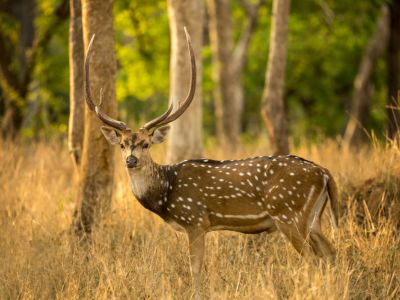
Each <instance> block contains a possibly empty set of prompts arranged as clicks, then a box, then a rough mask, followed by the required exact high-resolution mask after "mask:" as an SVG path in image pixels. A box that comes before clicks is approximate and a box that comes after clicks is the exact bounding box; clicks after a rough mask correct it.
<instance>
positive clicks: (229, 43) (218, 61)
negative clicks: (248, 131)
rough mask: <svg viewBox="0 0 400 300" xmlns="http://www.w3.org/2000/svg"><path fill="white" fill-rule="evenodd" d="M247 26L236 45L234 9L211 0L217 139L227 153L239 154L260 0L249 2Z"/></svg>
mask: <svg viewBox="0 0 400 300" xmlns="http://www.w3.org/2000/svg"><path fill="white" fill-rule="evenodd" d="M246 4H247V6H246V9H245V11H246V13H247V17H248V22H247V25H246V26H245V27H244V28H243V30H242V33H241V35H240V39H239V41H238V43H237V44H236V45H235V47H234V45H233V34H232V31H233V27H232V19H231V7H230V1H228V0H208V5H207V7H208V15H209V18H210V26H209V34H210V42H211V49H212V52H213V65H212V67H213V80H214V84H215V88H214V91H213V92H214V102H215V108H216V110H215V114H216V124H217V140H218V141H219V144H220V145H221V146H222V147H224V148H226V149H227V150H228V151H233V152H235V151H237V148H238V146H239V142H240V134H241V132H242V128H241V127H242V124H241V123H242V122H241V118H242V113H243V103H244V91H243V83H242V78H243V69H244V66H245V62H246V54H247V50H248V46H249V42H250V38H251V35H252V33H253V31H254V28H255V25H256V22H257V16H258V8H259V6H260V5H261V1H259V2H258V3H257V4H255V5H250V4H249V3H247V2H246Z"/></svg>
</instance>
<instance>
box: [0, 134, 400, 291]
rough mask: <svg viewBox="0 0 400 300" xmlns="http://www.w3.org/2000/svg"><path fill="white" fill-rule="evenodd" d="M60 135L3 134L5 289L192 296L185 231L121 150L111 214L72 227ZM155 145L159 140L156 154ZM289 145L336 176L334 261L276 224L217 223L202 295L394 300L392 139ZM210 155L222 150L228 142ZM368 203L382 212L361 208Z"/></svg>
mask: <svg viewBox="0 0 400 300" xmlns="http://www.w3.org/2000/svg"><path fill="white" fill-rule="evenodd" d="M62 144H63V143H60V142H51V143H50V142H47V143H45V142H39V143H33V144H27V145H22V144H11V143H5V142H0V160H1V162H2V166H1V169H0V299H114V298H118V299H190V298H191V296H192V292H193V291H192V289H191V284H190V282H191V281H190V271H189V262H188V248H187V241H186V237H185V236H184V235H182V234H180V233H175V232H174V231H173V230H172V229H171V228H170V227H169V225H166V224H164V223H163V221H162V220H160V219H159V218H158V217H157V216H155V215H152V214H151V213H150V212H147V211H145V210H144V209H143V208H142V207H141V206H140V205H139V204H138V203H137V202H136V201H135V199H134V197H133V196H132V195H131V192H130V190H129V186H128V181H127V178H126V174H125V172H124V170H123V166H122V162H121V159H120V158H119V156H117V157H116V164H117V170H116V182H115V185H114V197H113V211H112V213H111V214H110V216H109V217H107V219H106V220H104V223H103V224H102V225H101V226H100V227H99V228H98V229H97V230H96V232H95V233H94V235H93V239H92V241H91V244H90V245H85V246H80V245H79V243H78V242H77V241H76V240H74V239H73V238H71V236H70V235H69V226H70V223H71V217H72V213H73V208H74V202H73V193H74V180H73V178H74V169H73V167H72V163H71V159H70V157H69V156H68V153H67V151H66V148H67V147H66V146H65V145H62ZM263 149H265V147H264V146H263V145H258V144H256V145H251V146H247V147H246V149H243V150H242V151H241V153H239V154H237V155H236V157H245V156H254V155H259V154H267V153H263ZM162 153H163V148H162V147H159V148H156V149H154V156H155V158H156V160H157V161H162V159H161V158H162ZM293 153H294V154H297V155H300V156H303V157H305V158H307V159H310V160H313V161H315V162H317V163H320V164H322V165H323V166H325V167H327V168H328V169H330V170H331V171H332V173H333V175H334V176H335V178H336V180H337V183H338V186H339V189H340V193H341V203H342V208H343V209H342V214H343V215H342V218H341V222H340V228H339V230H337V231H335V232H333V231H332V230H331V229H330V227H329V222H328V221H326V222H325V223H326V224H324V225H325V226H324V227H325V231H326V233H327V236H328V237H329V239H330V240H332V241H333V244H334V246H335V248H336V249H337V251H338V252H337V257H336V260H335V261H334V262H333V263H319V264H316V263H312V262H309V261H307V260H305V259H302V258H301V257H300V256H299V255H298V254H297V253H296V252H295V250H294V249H293V248H292V246H291V245H290V244H289V243H288V242H287V241H286V240H285V239H284V238H283V237H282V236H281V235H280V234H278V233H274V234H271V235H265V234H260V235H243V234H235V233H228V232H218V233H212V234H209V235H208V238H207V246H206V247H207V253H206V260H205V268H204V272H203V275H204V276H203V293H204V295H205V298H210V299H232V298H234V299H286V298H290V299H399V298H400V234H399V228H400V227H399V226H397V227H396V225H395V222H396V220H398V219H399V218H400V213H399V210H398V208H399V206H400V204H399V202H400V187H399V185H398V182H399V181H398V180H399V178H400V150H399V148H396V147H395V146H393V145H386V146H378V145H376V146H371V148H370V149H363V150H359V151H357V152H354V151H349V150H341V149H340V148H339V147H338V146H337V143H336V142H333V141H326V142H324V143H321V144H320V145H318V146H312V147H299V148H298V149H295V150H294V151H293ZM206 156H208V157H212V158H222V157H223V151H216V150H213V149H208V150H207V155H206ZM224 158H231V157H224ZM367 180H369V181H368V182H367V183H366V181H367ZM369 203H378V204H377V206H376V207H378V209H377V211H378V213H379V214H384V215H387V216H388V217H380V216H378V214H375V213H374V211H372V212H371V211H370V210H368V209H367V207H368V204H369ZM326 219H327V218H326Z"/></svg>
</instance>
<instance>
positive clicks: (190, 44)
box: [153, 27, 196, 127]
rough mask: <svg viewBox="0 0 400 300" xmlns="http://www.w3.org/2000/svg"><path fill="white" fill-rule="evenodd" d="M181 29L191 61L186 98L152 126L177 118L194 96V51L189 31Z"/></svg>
mask: <svg viewBox="0 0 400 300" xmlns="http://www.w3.org/2000/svg"><path fill="white" fill-rule="evenodd" d="M183 29H184V30H185V35H186V41H187V44H188V49H189V55H190V63H191V72H192V76H191V78H190V89H189V92H188V94H187V96H186V99H185V100H184V101H183V102H180V103H179V107H178V109H177V110H176V111H175V112H174V113H173V114H171V115H169V116H167V117H165V118H164V120H161V121H158V123H157V124H155V125H153V127H154V126H157V127H158V126H162V125H165V124H168V123H170V122H172V121H175V120H176V119H178V118H179V117H180V116H181V115H182V114H183V113H184V112H185V111H186V109H187V108H188V107H189V106H190V104H191V103H192V101H193V98H194V93H195V91H196V58H195V56H194V51H193V47H192V42H191V40H190V36H189V33H188V32H187V30H186V27H184V28H183ZM171 107H172V105H170V108H171Z"/></svg>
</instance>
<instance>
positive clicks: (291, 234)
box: [276, 223, 310, 256]
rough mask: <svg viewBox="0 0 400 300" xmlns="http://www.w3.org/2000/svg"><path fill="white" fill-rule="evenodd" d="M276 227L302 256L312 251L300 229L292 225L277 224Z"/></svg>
mask: <svg viewBox="0 0 400 300" xmlns="http://www.w3.org/2000/svg"><path fill="white" fill-rule="evenodd" d="M276 226H277V227H278V229H279V231H280V232H282V233H283V234H284V235H285V236H286V237H287V239H288V240H289V241H290V243H291V244H292V245H293V247H294V248H295V249H296V251H297V252H298V253H299V254H300V255H302V256H304V255H305V254H306V253H308V252H309V251H310V249H309V248H310V246H309V244H308V242H307V239H306V238H305V237H304V236H303V235H302V234H301V232H300V230H299V229H298V228H296V227H295V226H292V225H288V224H281V223H277V224H276Z"/></svg>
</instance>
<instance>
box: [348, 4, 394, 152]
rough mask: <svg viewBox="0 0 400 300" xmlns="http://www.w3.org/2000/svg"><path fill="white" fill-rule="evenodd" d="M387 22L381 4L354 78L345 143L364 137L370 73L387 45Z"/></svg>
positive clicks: (387, 11)
mask: <svg viewBox="0 0 400 300" xmlns="http://www.w3.org/2000/svg"><path fill="white" fill-rule="evenodd" d="M388 22H389V10H388V7H387V6H386V5H383V6H382V8H381V14H380V16H379V19H378V22H377V24H376V29H375V33H374V35H373V36H372V38H371V39H370V41H369V42H368V45H367V48H366V50H365V53H364V56H363V58H362V61H361V64H360V68H359V70H358V74H357V76H356V78H355V80H354V94H353V102H352V109H351V113H350V119H349V121H348V123H347V126H346V130H345V133H344V137H343V139H344V143H345V145H348V146H357V145H358V144H359V143H360V142H362V141H363V140H364V139H365V137H366V135H365V134H364V132H363V129H364V128H366V126H367V121H368V118H369V106H370V100H371V96H372V90H373V81H372V75H373V73H374V70H375V67H376V64H377V62H378V60H379V58H380V57H381V56H382V55H383V52H384V50H385V48H386V45H387V38H388V25H389V23H388Z"/></svg>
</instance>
